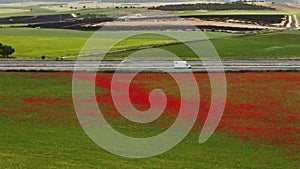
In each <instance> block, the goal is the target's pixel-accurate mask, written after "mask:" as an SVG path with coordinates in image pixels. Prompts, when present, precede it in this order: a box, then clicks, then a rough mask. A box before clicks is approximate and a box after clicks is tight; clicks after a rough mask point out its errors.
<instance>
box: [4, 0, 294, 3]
mask: <svg viewBox="0 0 300 169" xmlns="http://www.w3.org/2000/svg"><path fill="white" fill-rule="evenodd" d="M72 1H78V0H0V3H13V2H72ZM79 1H91V0H79ZM99 1H100V0H99ZM188 1H195V0H101V2H131V3H134V2H188ZM197 1H201V0H197ZM202 1H216V2H225V1H237V0H202ZM266 1H268V2H300V0H266Z"/></svg>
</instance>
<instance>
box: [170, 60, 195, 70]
mask: <svg viewBox="0 0 300 169" xmlns="http://www.w3.org/2000/svg"><path fill="white" fill-rule="evenodd" d="M174 68H175V69H191V68H192V67H191V65H189V64H188V63H187V61H174Z"/></svg>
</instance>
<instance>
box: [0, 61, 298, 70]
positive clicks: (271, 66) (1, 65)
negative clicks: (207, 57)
mask: <svg viewBox="0 0 300 169" xmlns="http://www.w3.org/2000/svg"><path fill="white" fill-rule="evenodd" d="M188 64H190V65H191V67H192V69H191V70H192V71H199V72H205V71H222V70H224V71H300V60H235V61H233V60H232V61H222V64H220V62H216V61H205V62H200V61H188ZM75 68H76V70H78V71H96V70H98V71H109V70H116V69H118V70H123V71H131V70H133V71H135V70H141V69H145V70H149V71H155V70H164V71H179V70H178V69H174V65H173V61H128V62H126V63H121V62H120V61H102V62H101V63H100V64H99V62H98V61H38V60H37V61H24V60H23V61H17V60H3V61H0V71H74V69H75ZM181 71H183V70H181Z"/></svg>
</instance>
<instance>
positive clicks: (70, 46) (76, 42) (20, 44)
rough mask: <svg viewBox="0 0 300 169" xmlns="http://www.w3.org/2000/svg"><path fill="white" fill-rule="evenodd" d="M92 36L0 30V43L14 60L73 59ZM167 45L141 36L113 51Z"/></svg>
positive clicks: (151, 37) (74, 32)
mask: <svg viewBox="0 0 300 169" xmlns="http://www.w3.org/2000/svg"><path fill="white" fill-rule="evenodd" d="M93 33H94V32H84V31H74V30H54V29H31V28H3V29H0V39H1V40H0V42H1V43H3V44H8V45H11V46H13V47H14V48H15V49H16V53H15V54H14V55H13V56H15V57H17V58H39V57H40V56H43V55H45V56H47V57H49V58H56V57H70V58H72V59H75V58H76V57H75V56H76V55H78V54H79V52H80V50H81V48H82V47H83V46H84V44H85V43H86V41H87V40H88V39H89V38H90V37H91V36H92V35H93ZM104 34H106V32H105V33H104ZM207 36H208V37H209V38H217V37H224V38H225V37H228V36H233V35H232V34H229V33H209V32H208V33H207ZM235 36H236V35H235ZM98 40H99V41H111V39H103V38H99V39H98ZM170 42H174V40H173V39H168V38H162V37H160V36H154V35H142V36H138V37H134V38H130V39H128V40H126V41H123V42H122V43H120V44H118V45H117V46H115V47H114V48H115V49H122V48H128V47H132V46H140V45H151V44H161V43H170ZM110 59H118V58H117V57H116V58H110Z"/></svg>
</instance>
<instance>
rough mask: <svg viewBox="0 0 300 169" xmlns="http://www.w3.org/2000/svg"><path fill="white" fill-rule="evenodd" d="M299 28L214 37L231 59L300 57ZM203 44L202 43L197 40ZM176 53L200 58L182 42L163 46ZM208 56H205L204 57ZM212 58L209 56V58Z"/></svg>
mask: <svg viewBox="0 0 300 169" xmlns="http://www.w3.org/2000/svg"><path fill="white" fill-rule="evenodd" d="M299 33H300V31H299V30H293V31H284V32H277V33H266V34H252V35H251V34H250V35H237V36H223V37H222V36H221V37H215V38H211V43H212V44H213V46H214V47H215V49H216V51H217V52H218V54H219V56H220V58H221V59H223V60H229V59H233V60H234V59H299V58H300V56H299V51H300V45H299V43H298V41H299V39H300V34H299ZM196 43H199V44H200V43H201V42H196ZM160 48H161V49H164V50H167V51H170V52H172V53H175V54H176V55H177V56H180V57H181V58H182V59H185V60H195V59H196V60H197V58H198V57H196V56H195V54H194V53H193V52H192V51H191V50H190V49H189V48H187V47H186V46H185V45H183V44H176V45H170V46H164V47H160ZM134 52H135V51H134V50H133V51H126V52H120V53H114V54H109V55H108V56H107V57H108V58H109V59H122V58H124V57H127V56H129V55H130V54H132V53H134ZM202 59H206V58H202ZM208 59H209V58H208Z"/></svg>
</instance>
